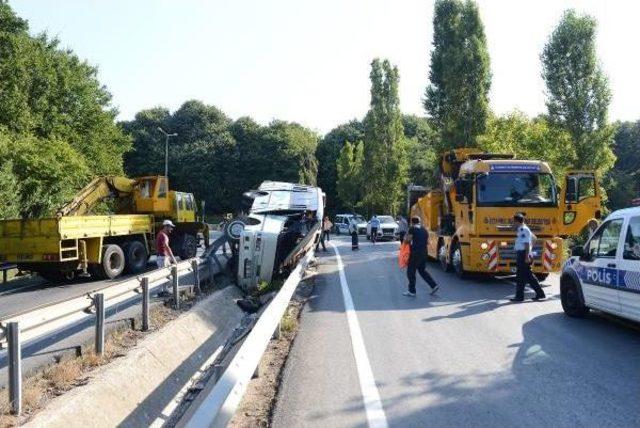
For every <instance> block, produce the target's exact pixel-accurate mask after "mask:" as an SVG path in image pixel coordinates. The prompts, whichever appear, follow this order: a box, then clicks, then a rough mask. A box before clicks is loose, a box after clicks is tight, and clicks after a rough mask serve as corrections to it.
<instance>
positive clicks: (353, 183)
mask: <svg viewBox="0 0 640 428" xmlns="http://www.w3.org/2000/svg"><path fill="white" fill-rule="evenodd" d="M363 162H364V144H363V142H362V141H359V142H357V143H353V144H352V143H350V142H348V141H347V142H346V143H344V145H343V146H342V149H341V150H340V154H339V155H338V161H337V163H336V168H337V173H338V174H337V175H338V178H337V182H336V191H337V196H338V198H339V199H340V201H341V202H342V204H343V206H344V207H346V208H348V209H349V210H351V212H355V210H356V207H357V206H358V203H359V202H360V199H361V197H362V178H363V174H362V166H363Z"/></svg>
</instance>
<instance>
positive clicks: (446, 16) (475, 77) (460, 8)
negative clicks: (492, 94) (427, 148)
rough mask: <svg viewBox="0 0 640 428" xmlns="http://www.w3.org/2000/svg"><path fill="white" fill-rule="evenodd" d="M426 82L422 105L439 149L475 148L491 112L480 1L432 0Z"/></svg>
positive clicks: (487, 56) (485, 43)
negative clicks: (430, 37)
mask: <svg viewBox="0 0 640 428" xmlns="http://www.w3.org/2000/svg"><path fill="white" fill-rule="evenodd" d="M429 80H430V84H429V86H427V89H426V91H425V99H424V107H425V110H426V111H427V113H428V114H429V116H430V117H431V118H432V119H433V122H434V124H435V126H436V129H437V130H438V132H439V133H440V147H439V148H440V149H441V150H446V149H451V148H455V147H475V145H476V137H477V136H478V135H480V134H482V133H483V132H484V130H485V126H486V120H487V115H488V112H489V97H488V94H489V88H490V86H491V71H490V65H489V51H488V49H487V42H486V38H485V34H484V26H483V24H482V21H481V19H480V14H479V12H478V6H477V5H476V3H475V2H473V1H471V0H465V1H462V0H436V2H435V13H434V17H433V50H432V51H431V67H430V69H429Z"/></svg>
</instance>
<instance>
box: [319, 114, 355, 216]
mask: <svg viewBox="0 0 640 428" xmlns="http://www.w3.org/2000/svg"><path fill="white" fill-rule="evenodd" d="M363 138H364V125H363V123H362V122H360V121H358V120H355V119H354V120H352V121H350V122H348V123H344V124H341V125H339V126H337V127H335V128H334V129H332V130H331V131H329V132H328V133H327V134H326V135H325V136H324V137H323V138H322V139H321V140H320V141H319V142H318V149H317V150H316V158H317V160H318V186H320V187H321V188H322V190H323V191H324V192H325V193H326V195H327V208H328V209H329V210H335V209H338V208H339V207H340V205H339V200H338V198H337V189H336V183H337V179H338V173H337V162H338V156H340V151H341V150H342V148H343V147H344V145H345V143H346V142H347V141H362V139H363Z"/></svg>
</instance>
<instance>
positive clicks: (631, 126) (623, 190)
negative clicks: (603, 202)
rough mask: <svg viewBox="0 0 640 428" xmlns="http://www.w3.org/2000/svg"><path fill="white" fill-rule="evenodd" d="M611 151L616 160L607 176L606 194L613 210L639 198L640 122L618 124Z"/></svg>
mask: <svg viewBox="0 0 640 428" xmlns="http://www.w3.org/2000/svg"><path fill="white" fill-rule="evenodd" d="M613 151H614V153H615V155H616V158H617V159H616V163H615V165H614V166H613V169H612V170H611V171H609V174H608V175H607V178H608V183H607V184H608V186H607V193H608V196H609V208H610V209H613V210H615V209H618V208H624V207H627V206H629V204H630V202H631V200H632V199H635V198H638V197H640V121H638V122H624V123H621V124H618V127H617V132H616V136H615V140H614V144H613Z"/></svg>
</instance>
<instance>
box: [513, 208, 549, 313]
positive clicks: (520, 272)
mask: <svg viewBox="0 0 640 428" xmlns="http://www.w3.org/2000/svg"><path fill="white" fill-rule="evenodd" d="M513 221H514V225H515V228H516V241H515V244H514V250H515V251H516V295H515V296H514V298H513V299H510V300H511V301H512V302H523V301H524V286H525V285H526V284H529V286H530V287H531V288H533V291H535V292H536V295H535V296H534V297H533V300H536V301H537V300H541V299H544V298H545V297H546V296H545V294H544V290H542V287H540V283H539V282H538V278H536V276H535V275H534V274H533V272H531V264H532V263H533V259H534V254H533V238H534V236H533V233H531V229H529V226H527V225H526V224H525V223H524V215H523V214H521V213H517V214H516V215H514V216H513Z"/></svg>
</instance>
